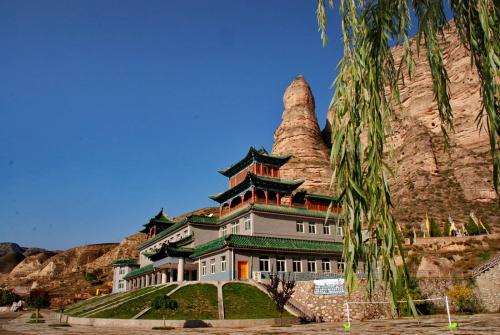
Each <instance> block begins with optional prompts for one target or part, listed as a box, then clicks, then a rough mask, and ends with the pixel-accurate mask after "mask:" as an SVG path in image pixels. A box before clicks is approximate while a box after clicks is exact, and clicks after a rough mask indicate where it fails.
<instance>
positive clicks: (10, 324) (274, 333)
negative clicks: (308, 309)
mask: <svg viewBox="0 0 500 335" xmlns="http://www.w3.org/2000/svg"><path fill="white" fill-rule="evenodd" d="M29 317H30V313H23V314H15V313H3V314H0V334H1V335H27V334H36V335H38V334H40V335H49V334H50V335H53V334H66V335H90V334H100V335H101V334H102V335H123V334H127V335H143V334H145V333H146V332H147V333H151V334H156V333H157V334H161V333H164V334H192V335H202V334H203V335H223V334H235V335H253V334H255V335H257V334H258V335H289V334H290V335H292V334H293V335H299V334H300V335H302V334H305V335H313V334H314V335H316V334H353V335H361V334H384V335H398V334H405V335H412V334H418V335H427V334H447V333H451V334H456V335H466V334H467V335H469V334H488V335H489V334H500V314H477V315H470V316H468V315H460V316H453V320H452V321H454V322H458V323H459V325H460V328H459V329H458V330H454V331H450V330H448V328H447V320H446V316H445V315H435V316H432V317H423V318H420V319H419V320H416V319H406V318H405V319H397V320H377V321H365V322H353V323H352V327H351V329H350V330H349V331H346V330H344V329H343V327H342V324H341V323H315V324H307V325H294V326H291V327H269V326H259V325H257V324H256V325H255V327H252V328H245V329H230V328H195V329H185V328H184V329H172V330H168V331H161V330H157V331H153V330H151V331H147V330H140V329H123V328H97V327H91V326H72V327H67V328H54V327H50V326H49V324H51V323H55V322H57V320H52V319H50V318H46V323H45V324H28V323H26V321H27V320H28V318H29Z"/></svg>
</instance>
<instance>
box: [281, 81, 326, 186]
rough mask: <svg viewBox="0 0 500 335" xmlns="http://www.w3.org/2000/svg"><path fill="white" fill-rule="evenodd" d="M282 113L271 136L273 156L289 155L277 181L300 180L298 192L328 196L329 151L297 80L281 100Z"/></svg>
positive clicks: (308, 95) (311, 101)
mask: <svg viewBox="0 0 500 335" xmlns="http://www.w3.org/2000/svg"><path fill="white" fill-rule="evenodd" d="M283 104H284V107H285V110H284V111H283V117H282V121H281V124H280V126H279V127H278V128H277V129H276V131H275V132H274V143H273V151H272V152H273V154H291V155H292V158H291V159H290V160H289V161H288V162H287V163H286V164H285V165H283V166H282V167H281V169H280V173H281V178H285V179H304V180H305V182H304V184H302V186H301V189H305V190H308V191H311V192H316V193H323V194H325V193H326V194H328V193H329V192H330V191H329V186H330V179H331V175H332V171H331V169H330V167H329V149H328V147H327V146H326V145H325V143H324V142H323V139H322V137H321V133H320V129H319V125H318V120H317V117H316V112H315V110H314V108H315V105H314V97H313V95H312V92H311V89H310V88H309V85H308V83H307V82H306V81H305V79H304V78H303V77H302V76H298V77H297V78H296V79H295V80H294V81H293V82H292V83H291V84H290V86H288V88H287V89H286V91H285V95H284V96H283Z"/></svg>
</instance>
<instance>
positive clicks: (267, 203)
mask: <svg viewBox="0 0 500 335" xmlns="http://www.w3.org/2000/svg"><path fill="white" fill-rule="evenodd" d="M264 194H265V195H266V205H269V202H268V199H267V190H266V191H264Z"/></svg>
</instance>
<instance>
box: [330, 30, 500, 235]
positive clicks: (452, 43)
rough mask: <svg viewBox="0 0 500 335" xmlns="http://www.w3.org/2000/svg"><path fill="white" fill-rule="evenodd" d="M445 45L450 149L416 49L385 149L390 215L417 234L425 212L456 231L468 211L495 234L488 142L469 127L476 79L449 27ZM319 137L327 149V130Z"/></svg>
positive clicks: (499, 219)
mask: <svg viewBox="0 0 500 335" xmlns="http://www.w3.org/2000/svg"><path fill="white" fill-rule="evenodd" d="M445 40H446V41H445V42H443V44H442V45H443V46H444V59H445V63H446V64H445V65H446V68H447V71H448V76H449V78H450V84H449V85H450V86H449V87H450V93H451V106H452V109H453V114H454V125H455V131H454V132H451V131H450V132H449V136H450V142H451V149H450V151H449V153H447V152H446V151H445V150H444V141H443V135H442V133H441V128H440V123H439V117H438V110H437V105H436V102H435V100H434V96H433V91H432V78H431V74H430V70H429V66H428V62H427V58H426V56H425V49H423V48H421V50H420V55H419V56H418V57H417V56H416V55H417V53H416V47H415V45H414V54H415V57H416V73H415V75H414V76H413V78H411V79H409V78H408V77H406V78H405V85H404V86H403V85H400V89H401V103H402V107H403V108H402V109H401V110H399V109H397V112H396V113H395V116H394V120H393V131H394V136H392V138H391V139H390V141H389V147H390V148H392V150H393V151H392V153H391V154H392V160H391V165H392V168H393V170H394V172H395V177H391V178H390V180H389V182H390V185H391V191H392V195H393V202H394V205H395V208H394V214H395V216H396V218H397V220H398V221H399V222H400V223H402V224H414V225H417V226H420V225H421V223H422V221H423V218H424V217H425V213H426V211H428V212H429V216H430V217H433V218H436V219H437V222H439V223H441V222H444V221H446V220H447V218H448V215H451V217H452V218H453V219H454V221H455V222H456V223H458V224H459V227H460V224H461V223H465V222H466V220H467V218H468V215H469V212H470V211H471V210H474V212H475V214H476V215H477V216H478V217H479V218H481V219H482V220H483V221H485V222H487V223H489V224H490V225H492V226H495V225H496V227H497V229H498V228H500V226H499V224H500V210H499V209H498V204H497V200H496V199H497V198H496V194H495V192H494V190H493V186H492V181H491V175H492V168H491V159H490V156H489V143H488V137H487V134H486V132H485V131H482V132H481V133H479V131H478V129H477V126H476V123H475V118H476V116H477V114H478V112H479V110H480V108H481V97H480V93H479V92H480V83H479V77H478V75H477V72H476V70H475V68H471V65H470V57H469V56H468V55H467V52H466V50H465V49H464V48H463V47H462V46H461V44H460V42H459V40H458V36H457V34H456V31H455V28H454V26H453V25H451V27H450V29H449V30H448V31H447V32H446V34H445ZM401 54H402V49H401V48H395V49H394V55H395V58H396V60H397V59H400V57H401ZM331 113H333V111H330V112H329V116H328V120H327V127H328V125H329V122H330V121H329V120H331ZM323 135H324V137H325V140H326V141H328V140H329V131H328V128H326V129H325V130H324V131H323ZM327 143H328V142H327Z"/></svg>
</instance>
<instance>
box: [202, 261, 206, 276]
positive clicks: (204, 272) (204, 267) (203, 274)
mask: <svg viewBox="0 0 500 335" xmlns="http://www.w3.org/2000/svg"><path fill="white" fill-rule="evenodd" d="M201 275H202V276H206V275H207V262H201Z"/></svg>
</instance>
